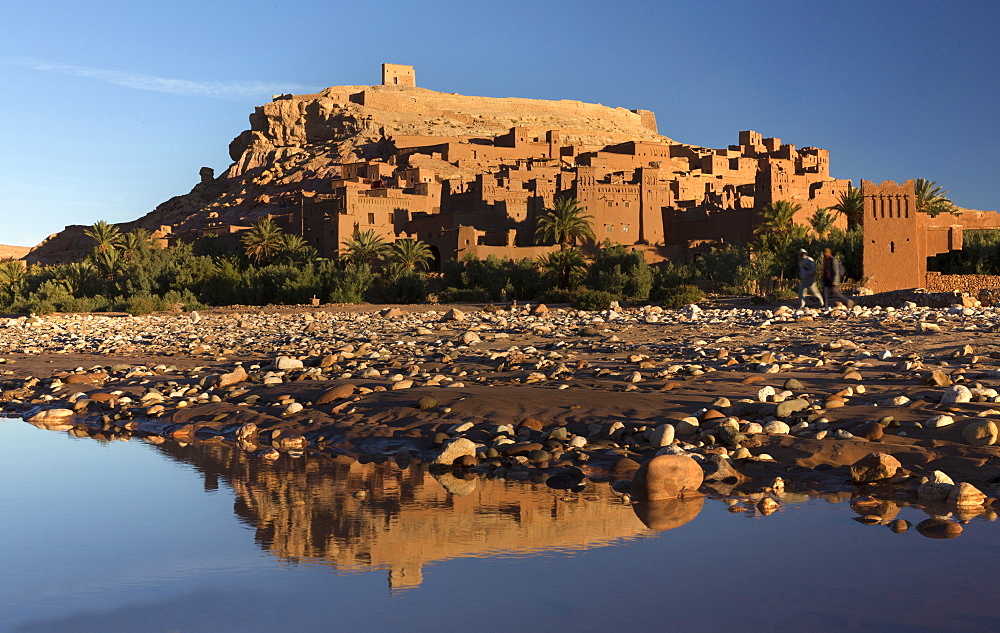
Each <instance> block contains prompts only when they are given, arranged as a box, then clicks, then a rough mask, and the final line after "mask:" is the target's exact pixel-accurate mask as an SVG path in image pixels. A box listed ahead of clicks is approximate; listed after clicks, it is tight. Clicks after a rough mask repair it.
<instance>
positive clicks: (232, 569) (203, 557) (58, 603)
mask: <svg viewBox="0 0 1000 633" xmlns="http://www.w3.org/2000/svg"><path fill="white" fill-rule="evenodd" d="M444 484H445V485H447V487H448V488H450V489H451V490H452V491H453V492H449V491H448V490H447V489H446V488H445V487H444V486H443V485H442V483H441V482H439V481H438V480H436V479H434V478H433V477H431V476H430V475H429V474H426V473H424V472H423V471H421V470H420V469H418V468H415V467H411V468H408V469H406V470H400V469H399V468H397V467H395V466H394V465H393V464H392V463H391V462H390V463H388V464H384V465H381V466H380V465H376V464H359V463H353V464H349V463H347V462H346V461H337V460H333V459H318V458H308V459H306V458H302V459H287V458H282V459H281V460H279V461H278V462H276V463H274V464H270V463H265V462H262V461H260V460H257V459H255V458H252V457H248V456H246V455H245V454H243V453H241V452H240V451H238V450H235V449H234V448H233V447H231V446H229V445H226V444H198V445H191V446H186V447H181V446H178V445H177V444H173V443H169V444H164V445H161V446H153V445H150V444H146V443H143V442H139V441H132V442H128V443H124V442H115V441H112V442H110V443H101V442H97V441H94V440H92V439H77V438H74V437H71V436H69V435H68V434H65V433H56V432H50V431H43V430H39V429H36V428H34V427H32V426H30V425H27V424H24V423H22V422H19V421H15V420H0V512H2V514H0V517H2V518H0V538H2V540H0V542H2V543H3V546H2V548H0V569H2V570H3V574H2V576H0V630H2V631H19V632H29V631H30V632H41V631H59V632H63V631H102V632H103V631H108V632H112V631H164V632H166V631H184V632H189V631H198V632H200V631H247V632H251V631H268V632H274V631H293V630H294V631H331V630H353V631H358V630H401V629H408V630H447V629H448V628H453V627H454V628H458V627H461V628H462V629H472V630H482V631H511V630H538V629H569V630H575V631H609V630H628V629H631V630H636V631H652V630H657V631H659V630H667V629H669V630H679V631H727V632H728V631H733V630H743V631H758V630H774V629H781V628H784V629H786V630H789V631H799V630H808V631H890V630H891V631H958V630H962V631H993V630H997V629H1000V616H998V613H997V608H996V607H995V606H994V604H995V603H994V602H993V596H994V587H996V586H997V583H998V581H1000V565H998V560H1000V538H998V537H1000V532H998V530H997V527H998V525H997V524H996V523H991V522H988V521H985V520H973V521H971V522H970V523H969V524H968V525H966V526H965V527H966V530H965V532H964V533H963V534H962V535H961V536H960V537H959V538H956V539H951V540H946V541H938V540H933V539H928V538H924V537H922V536H920V535H919V534H918V533H917V532H916V531H915V530H912V529H911V530H910V531H909V532H908V533H906V534H902V535H896V534H893V533H892V532H890V531H889V530H888V529H886V528H885V527H884V526H866V525H861V524H860V523H857V522H855V521H852V520H851V519H852V517H856V516H858V515H857V513H856V512H854V511H852V509H851V507H850V505H849V504H848V503H846V502H841V503H831V502H830V501H828V500H824V499H815V498H814V499H808V498H804V497H797V496H794V495H789V496H787V497H786V499H784V503H783V504H782V506H781V509H780V510H779V511H778V512H777V513H775V514H773V515H770V516H760V515H756V514H734V513H731V512H729V511H728V509H727V506H726V505H725V504H724V503H723V502H721V501H717V500H706V501H705V502H704V503H701V502H698V503H697V504H696V505H687V506H684V507H682V508H679V509H678V508H672V509H670V510H669V511H668V512H666V513H664V514H663V515H662V516H660V522H659V523H657V527H670V528H671V529H667V530H664V531H655V530H651V529H649V528H647V527H646V526H645V525H644V524H643V522H642V521H640V520H639V517H637V515H636V513H635V512H634V511H633V509H632V507H631V506H628V505H625V504H622V503H621V501H620V500H618V498H617V497H616V495H615V494H614V493H613V492H612V491H611V490H610V488H609V487H608V486H607V485H606V484H605V485H591V486H589V487H588V490H587V491H585V492H584V493H581V494H572V493H569V494H566V493H562V492H559V491H554V490H550V489H548V488H546V487H545V486H543V485H538V484H531V483H512V482H501V481H487V480H478V481H473V482H469V481H463V480H446V481H445V482H444ZM359 490H363V491H365V492H367V493H368V497H367V498H365V499H357V498H355V497H354V493H355V492H357V491H359ZM454 492H458V493H461V494H454ZM699 510H700V511H699ZM695 515H696V516H695ZM899 516H900V517H901V518H905V519H908V520H910V521H911V522H913V523H917V522H919V521H920V520H922V519H924V518H926V515H925V514H923V513H922V512H920V511H919V510H916V509H913V508H903V509H902V510H901V511H900V514H899Z"/></svg>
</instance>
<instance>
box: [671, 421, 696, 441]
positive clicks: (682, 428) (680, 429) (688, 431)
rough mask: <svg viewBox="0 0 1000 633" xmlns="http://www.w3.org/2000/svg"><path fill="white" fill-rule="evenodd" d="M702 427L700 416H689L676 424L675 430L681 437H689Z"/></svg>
mask: <svg viewBox="0 0 1000 633" xmlns="http://www.w3.org/2000/svg"><path fill="white" fill-rule="evenodd" d="M700 427H701V425H700V423H699V422H698V418H694V417H688V418H684V419H683V420H681V421H680V422H678V423H677V424H676V425H675V426H674V432H675V433H676V434H677V435H679V436H681V437H688V436H690V435H694V434H695V433H697V432H698V431H699V429H700Z"/></svg>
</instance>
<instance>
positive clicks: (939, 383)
mask: <svg viewBox="0 0 1000 633" xmlns="http://www.w3.org/2000/svg"><path fill="white" fill-rule="evenodd" d="M924 384H925V385H928V386H931V387H947V386H948V385H950V384H951V378H950V377H949V376H948V374H946V373H944V372H943V371H941V370H940V369H935V370H934V371H932V372H931V373H930V375H929V376H927V377H926V378H924Z"/></svg>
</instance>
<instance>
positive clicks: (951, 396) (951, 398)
mask: <svg viewBox="0 0 1000 633" xmlns="http://www.w3.org/2000/svg"><path fill="white" fill-rule="evenodd" d="M971 401H972V392H971V391H969V388H968V387H966V386H965V385H952V386H950V387H948V388H947V389H946V390H945V392H944V395H943V396H941V404H952V403H957V402H971Z"/></svg>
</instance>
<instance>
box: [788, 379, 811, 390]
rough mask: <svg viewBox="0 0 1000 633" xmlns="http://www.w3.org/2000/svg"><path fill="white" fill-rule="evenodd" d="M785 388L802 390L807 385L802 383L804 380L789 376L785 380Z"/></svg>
mask: <svg viewBox="0 0 1000 633" xmlns="http://www.w3.org/2000/svg"><path fill="white" fill-rule="evenodd" d="M784 388H785V389H787V390H788V391H801V390H802V389H805V388H806V386H805V385H803V384H802V381H800V380H798V379H797V378H789V379H788V380H786V381H785V384H784Z"/></svg>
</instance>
